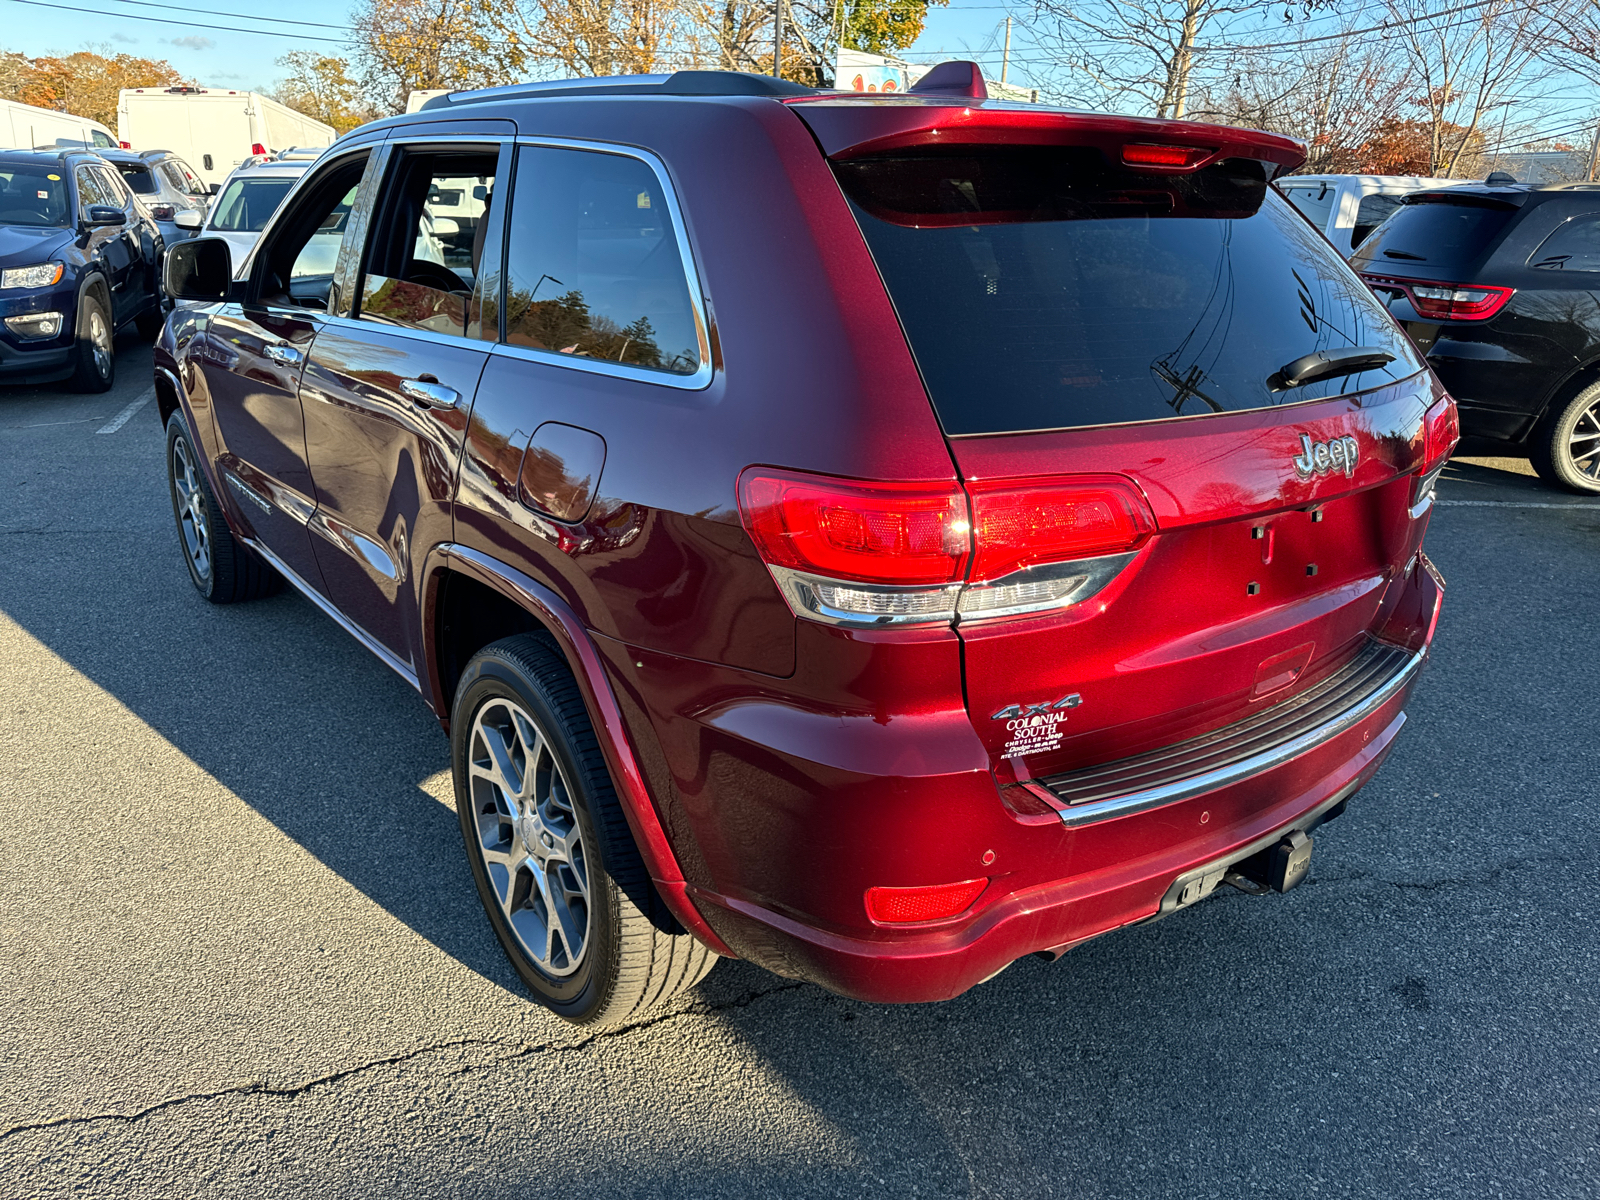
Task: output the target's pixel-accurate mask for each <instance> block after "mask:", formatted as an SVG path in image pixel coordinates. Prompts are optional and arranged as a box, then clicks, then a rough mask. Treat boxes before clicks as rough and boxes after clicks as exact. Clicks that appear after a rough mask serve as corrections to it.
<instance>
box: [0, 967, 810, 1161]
mask: <svg viewBox="0 0 1600 1200" xmlns="http://www.w3.org/2000/svg"><path fill="white" fill-rule="evenodd" d="M809 986H810V985H809V984H807V983H803V982H798V981H796V982H789V983H783V984H780V985H779V986H777V987H773V988H766V989H764V990H759V991H749V992H743V993H741V994H740V995H738V996H735V997H734V998H733V999H731V1000H724V1001H722V1002H721V1003H718V1004H704V1005H696V1006H694V1007H691V1008H686V1009H683V1010H681V1011H679V1012H669V1013H662V1014H660V1015H659V1016H655V1017H648V1018H646V1019H644V1020H642V1021H634V1022H632V1023H630V1024H626V1025H617V1026H614V1027H612V1028H610V1029H601V1030H598V1031H596V1032H595V1033H592V1034H590V1035H589V1036H588V1037H586V1038H580V1039H579V1040H577V1041H575V1042H539V1043H536V1044H534V1045H531V1046H529V1045H520V1044H518V1043H515V1042H508V1041H505V1040H503V1039H494V1038H457V1039H455V1040H454V1041H449V1042H439V1043H437V1044H436V1045H432V1046H422V1047H419V1048H418V1049H416V1050H408V1051H406V1052H405V1053H404V1054H394V1055H390V1056H388V1057H387V1058H375V1059H372V1060H371V1061H370V1062H364V1063H361V1064H360V1065H358V1066H354V1067H346V1068H344V1069H343V1070H340V1071H333V1072H330V1073H329V1074H327V1075H319V1076H317V1077H316V1078H315V1079H308V1080H306V1081H304V1082H303V1083H297V1084H294V1085H292V1086H287V1087H268V1086H267V1085H266V1084H264V1083H260V1082H256V1083H246V1084H240V1085H239V1086H237V1087H231V1088H221V1089H219V1090H217V1091H214V1092H191V1093H189V1094H187V1095H183V1096H173V1097H171V1098H169V1099H166V1100H162V1101H160V1102H159V1103H157V1104H152V1105H150V1106H149V1107H148V1108H141V1109H139V1110H137V1111H136V1112H131V1113H119V1112H106V1113H91V1114H88V1115H86V1116H72V1117H55V1118H53V1119H51V1120H49V1121H31V1122H28V1123H26V1124H23V1125H13V1126H12V1127H11V1128H9V1129H3V1130H0V1142H3V1141H5V1140H6V1139H7V1138H9V1137H13V1136H15V1135H18V1134H23V1133H37V1132H39V1131H41V1130H46V1129H62V1128H66V1127H68V1126H73V1125H90V1124H93V1123H95V1122H97V1121H121V1122H123V1123H124V1124H133V1123H135V1122H138V1121H142V1120H144V1119H145V1118H146V1117H148V1116H153V1115H154V1114H156V1113H160V1112H165V1111H166V1110H167V1109H169V1108H177V1107H178V1106H179V1105H183V1104H189V1103H191V1102H193V1101H196V1100H222V1099H226V1098H228V1097H230V1096H266V1097H269V1098H271V1099H283V1098H289V1099H292V1098H294V1097H297V1096H303V1095H305V1094H306V1093H307V1092H309V1091H311V1090H313V1089H314V1088H320V1087H327V1086H329V1085H331V1084H336V1083H341V1082H343V1081H344V1080H346V1079H349V1078H351V1077H352V1076H355V1075H361V1074H364V1073H365V1072H367V1071H373V1070H377V1069H378V1068H380V1067H392V1066H398V1065H399V1064H401V1063H405V1062H410V1061H412V1060H413V1059H418V1058H422V1057H424V1056H426V1055H430V1054H438V1053H440V1052H442V1051H446V1050H460V1049H465V1048H468V1047H473V1046H501V1047H510V1046H517V1049H516V1050H515V1051H514V1052H512V1053H510V1054H504V1055H501V1056H500V1057H498V1058H496V1059H494V1060H493V1061H492V1062H489V1063H481V1064H479V1063H470V1064H468V1065H466V1066H464V1067H461V1068H459V1069H457V1070H454V1071H450V1072H448V1073H447V1074H449V1075H452V1076H456V1075H467V1074H470V1073H471V1072H473V1071H477V1070H482V1069H484V1068H485V1067H499V1066H503V1065H505V1064H506V1063H513V1062H518V1061H520V1060H522V1059H524V1058H531V1057H533V1056H534V1055H536V1054H544V1053H546V1052H548V1051H552V1050H554V1051H557V1052H564V1051H572V1050H584V1049H587V1048H588V1047H589V1046H592V1045H594V1044H595V1043H596V1042H601V1041H606V1040H608V1039H611V1038H616V1037H622V1036H625V1035H627V1034H632V1033H637V1032H639V1031H640V1030H644V1029H651V1028H653V1027H654V1026H657V1025H661V1024H665V1023H666V1022H668V1021H678V1020H682V1019H683V1018H685V1017H697V1016H705V1015H707V1014H709V1013H717V1012H726V1011H728V1010H730V1009H736V1008H749V1007H750V1005H752V1004H754V1003H755V1002H756V1001H757V1000H762V999H765V998H766V997H768V996H776V995H780V994H782V993H784V992H792V991H796V990H798V989H800V988H803V987H809Z"/></svg>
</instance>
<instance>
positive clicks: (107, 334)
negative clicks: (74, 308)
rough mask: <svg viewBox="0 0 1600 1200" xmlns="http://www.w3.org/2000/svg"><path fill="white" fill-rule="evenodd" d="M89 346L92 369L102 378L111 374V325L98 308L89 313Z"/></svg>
mask: <svg viewBox="0 0 1600 1200" xmlns="http://www.w3.org/2000/svg"><path fill="white" fill-rule="evenodd" d="M89 348H90V350H91V351H92V352H93V354H94V369H95V370H96V371H98V372H100V377H101V378H102V379H104V378H106V377H107V376H109V375H110V374H111V326H110V324H109V323H108V322H107V321H106V318H105V314H103V313H102V312H101V311H100V310H99V309H98V308H96V309H92V310H91V311H90V313H89Z"/></svg>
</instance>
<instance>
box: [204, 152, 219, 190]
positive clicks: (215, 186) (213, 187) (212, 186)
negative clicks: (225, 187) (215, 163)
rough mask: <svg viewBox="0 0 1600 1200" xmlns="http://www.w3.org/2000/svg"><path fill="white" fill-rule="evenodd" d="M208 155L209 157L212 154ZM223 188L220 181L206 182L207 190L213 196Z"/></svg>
mask: <svg viewBox="0 0 1600 1200" xmlns="http://www.w3.org/2000/svg"><path fill="white" fill-rule="evenodd" d="M206 157H207V158H209V157H210V155H207V156H206ZM221 190H222V185H221V184H220V183H208V184H206V191H207V192H209V193H210V194H211V195H213V196H215V195H216V194H217V193H218V192H220V191H221Z"/></svg>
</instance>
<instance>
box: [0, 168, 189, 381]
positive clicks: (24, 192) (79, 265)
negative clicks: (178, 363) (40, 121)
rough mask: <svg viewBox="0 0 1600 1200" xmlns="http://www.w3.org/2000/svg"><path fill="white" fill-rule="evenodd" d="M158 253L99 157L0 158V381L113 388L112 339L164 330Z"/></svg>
mask: <svg viewBox="0 0 1600 1200" xmlns="http://www.w3.org/2000/svg"><path fill="white" fill-rule="evenodd" d="M162 247H163V241H162V238H161V231H160V229H159V228H158V227H157V226H156V223H155V221H153V220H152V219H151V217H150V213H149V212H148V210H146V209H145V207H144V206H143V205H142V204H140V203H139V201H138V200H137V199H135V197H134V195H133V193H132V192H131V191H129V190H128V187H127V185H126V184H125V183H123V181H122V176H121V175H119V174H118V173H117V169H116V168H115V167H113V166H112V165H111V164H110V163H108V162H106V161H105V160H104V159H103V158H101V157H100V156H99V155H98V154H96V153H92V152H89V151H67V152H65V153H62V152H59V151H31V150H0V325H3V328H0V381H3V382H6V383H43V382H46V381H48V380H54V379H70V380H71V386H72V387H73V389H74V390H76V391H80V392H103V391H105V390H107V389H108V388H110V387H111V385H112V383H113V381H114V380H115V378H116V357H115V354H116V334H117V331H118V330H119V329H121V328H122V327H123V326H124V325H128V324H137V325H138V327H139V332H140V333H141V334H143V335H144V336H145V337H154V336H155V335H156V332H157V331H158V330H159V329H160V328H161V322H162V300H161V281H160V276H159V275H158V273H157V272H158V270H159V264H160V261H161V254H162Z"/></svg>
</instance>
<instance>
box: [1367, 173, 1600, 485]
mask: <svg viewBox="0 0 1600 1200" xmlns="http://www.w3.org/2000/svg"><path fill="white" fill-rule="evenodd" d="M1351 266H1353V267H1354V268H1355V269H1356V270H1357V271H1359V272H1360V273H1361V276H1362V278H1363V279H1365V280H1366V281H1367V282H1368V283H1369V284H1371V285H1372V287H1373V289H1374V290H1375V291H1376V292H1377V293H1378V296H1379V297H1380V298H1381V299H1383V300H1385V301H1386V302H1387V304H1388V306H1389V311H1390V312H1391V313H1393V314H1394V316H1395V317H1396V318H1397V319H1398V320H1399V321H1400V322H1401V323H1402V324H1403V325H1404V326H1405V327H1406V330H1407V331H1408V332H1409V333H1410V334H1411V336H1412V338H1413V339H1414V340H1415V341H1416V343H1417V345H1418V347H1419V348H1420V349H1421V350H1422V351H1423V353H1424V354H1426V355H1427V356H1428V363H1429V365H1430V366H1432V367H1433V369H1434V370H1435V371H1437V372H1438V374H1439V378H1440V379H1442V380H1443V381H1444V384H1445V386H1446V387H1448V388H1449V389H1450V391H1451V392H1452V393H1453V394H1454V396H1455V397H1456V401H1457V403H1459V404H1460V406H1461V424H1462V428H1463V431H1464V432H1465V433H1467V434H1468V435H1472V436H1478V437H1485V438H1494V439H1497V440H1500V441H1504V442H1507V443H1510V444H1511V446H1512V447H1514V448H1516V449H1517V450H1520V451H1522V452H1523V453H1526V454H1527V455H1528V457H1529V459H1530V460H1531V461H1532V463H1533V466H1534V469H1535V470H1536V471H1538V473H1539V474H1540V475H1541V476H1543V477H1544V478H1545V479H1546V480H1548V481H1550V482H1551V483H1555V484H1560V485H1562V486H1564V487H1567V488H1570V489H1572V490H1574V491H1580V492H1600V184H1586V183H1576V184H1562V185H1560V186H1557V187H1542V188H1530V187H1526V186H1521V185H1510V186H1504V187H1490V186H1485V185H1473V186H1456V187H1451V188H1449V189H1446V190H1442V191H1436V192H1421V193H1417V194H1414V195H1410V196H1407V197H1405V199H1404V200H1403V201H1402V204H1401V207H1400V209H1399V210H1398V211H1397V212H1395V213H1394V215H1393V216H1391V217H1390V218H1389V220H1388V221H1387V222H1385V223H1384V224H1383V225H1382V226H1380V227H1379V229H1378V231H1377V232H1376V233H1375V234H1374V235H1373V236H1372V237H1371V239H1369V240H1368V241H1367V242H1365V243H1363V244H1362V246H1361V248H1360V249H1359V250H1358V251H1356V254H1355V256H1354V257H1353V258H1352V259H1351Z"/></svg>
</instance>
